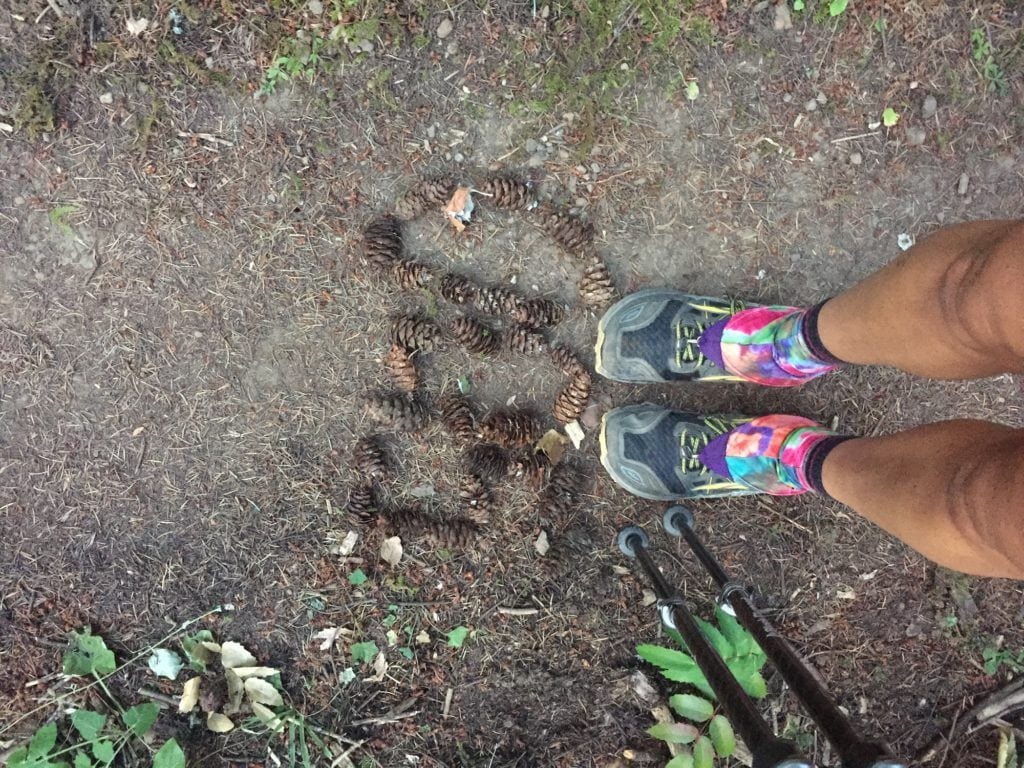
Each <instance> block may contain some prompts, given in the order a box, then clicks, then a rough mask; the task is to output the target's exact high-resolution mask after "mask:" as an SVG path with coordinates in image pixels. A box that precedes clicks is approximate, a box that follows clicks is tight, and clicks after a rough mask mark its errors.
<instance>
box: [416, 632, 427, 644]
mask: <svg viewBox="0 0 1024 768" xmlns="http://www.w3.org/2000/svg"><path fill="white" fill-rule="evenodd" d="M416 642H417V643H419V644H420V645H426V644H427V643H429V642H430V633H429V632H427V630H425V629H421V630H420V632H419V634H418V635H416Z"/></svg>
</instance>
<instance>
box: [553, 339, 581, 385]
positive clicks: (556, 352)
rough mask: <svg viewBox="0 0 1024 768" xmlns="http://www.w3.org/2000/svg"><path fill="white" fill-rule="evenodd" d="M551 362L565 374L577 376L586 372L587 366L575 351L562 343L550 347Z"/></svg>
mask: <svg viewBox="0 0 1024 768" xmlns="http://www.w3.org/2000/svg"><path fill="white" fill-rule="evenodd" d="M551 362H553V363H554V364H555V366H556V367H557V368H558V369H559V370H560V371H561V372H562V373H564V374H565V375H566V376H570V377H571V376H578V375H580V374H581V373H588V371H587V367H586V366H585V365H583V363H581V362H580V359H579V358H578V357H576V353H575V352H573V351H572V350H571V349H569V348H568V347H567V346H565V345H564V344H559V345H558V346H557V347H552V348H551Z"/></svg>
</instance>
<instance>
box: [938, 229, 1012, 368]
mask: <svg viewBox="0 0 1024 768" xmlns="http://www.w3.org/2000/svg"><path fill="white" fill-rule="evenodd" d="M938 300H939V306H940V309H941V311H942V314H943V316H944V318H945V319H946V325H947V329H946V330H947V331H948V332H949V333H951V334H952V335H953V337H954V340H955V341H958V342H959V343H961V344H963V345H968V346H969V348H972V349H978V350H981V351H984V352H986V353H991V354H1001V355H1004V356H1006V357H1008V358H1009V359H1008V361H1007V364H1008V368H1007V369H1008V370H1016V369H1020V370H1024V311H1022V309H1024V221H1015V222H1008V223H1007V224H1006V225H1005V226H1004V227H1002V228H1000V229H999V230H997V231H994V232H991V233H988V234H987V236H986V237H984V238H982V239H979V240H978V241H974V242H972V243H971V244H970V245H968V246H967V247H966V248H965V249H964V250H963V251H962V252H961V253H960V254H959V255H958V256H956V257H955V258H954V259H953V260H952V261H951V262H950V263H949V265H948V266H947V267H946V269H945V270H944V272H943V274H942V277H941V279H940V281H939V296H938Z"/></svg>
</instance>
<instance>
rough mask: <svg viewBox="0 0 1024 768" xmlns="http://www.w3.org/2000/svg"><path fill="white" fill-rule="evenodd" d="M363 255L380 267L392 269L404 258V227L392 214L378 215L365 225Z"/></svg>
mask: <svg viewBox="0 0 1024 768" xmlns="http://www.w3.org/2000/svg"><path fill="white" fill-rule="evenodd" d="M362 247H363V255H364V256H365V257H366V260H367V261H368V262H369V263H370V264H372V265H373V266H375V267H377V268H378V269H382V270H384V269H391V266H392V264H393V263H394V262H395V261H396V260H398V259H400V258H402V250H403V245H402V227H401V224H400V223H399V221H398V219H396V218H395V217H394V216H391V215H383V216H376V217H374V218H373V219H370V221H369V222H367V224H366V226H365V227H363V243H362Z"/></svg>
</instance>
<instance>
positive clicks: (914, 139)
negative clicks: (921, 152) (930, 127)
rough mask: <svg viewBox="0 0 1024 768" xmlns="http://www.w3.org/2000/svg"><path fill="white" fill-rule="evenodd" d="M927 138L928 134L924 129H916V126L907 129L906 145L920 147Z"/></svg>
mask: <svg viewBox="0 0 1024 768" xmlns="http://www.w3.org/2000/svg"><path fill="white" fill-rule="evenodd" d="M927 138H928V134H927V132H926V131H925V130H924V128H918V127H917V126H914V127H912V128H907V144H909V145H910V146H911V147H919V146H921V145H922V144H924V140H925V139H927Z"/></svg>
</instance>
